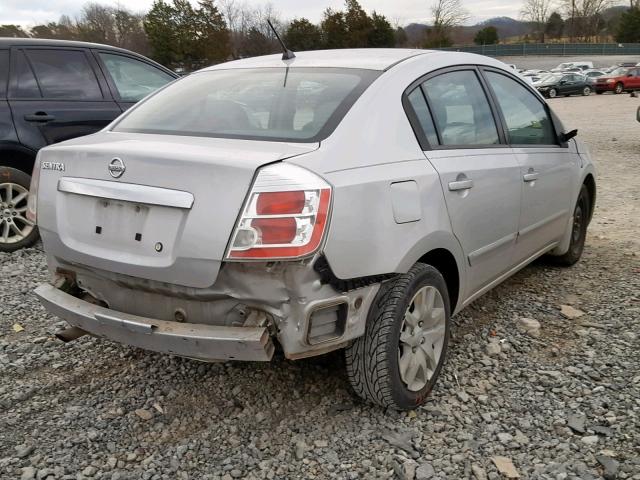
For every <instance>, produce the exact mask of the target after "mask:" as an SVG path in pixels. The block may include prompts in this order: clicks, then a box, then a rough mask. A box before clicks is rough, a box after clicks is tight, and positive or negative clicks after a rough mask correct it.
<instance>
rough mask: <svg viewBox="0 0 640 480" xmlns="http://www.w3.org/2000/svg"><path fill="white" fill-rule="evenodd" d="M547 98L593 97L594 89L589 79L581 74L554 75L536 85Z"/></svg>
mask: <svg viewBox="0 0 640 480" xmlns="http://www.w3.org/2000/svg"><path fill="white" fill-rule="evenodd" d="M534 87H535V88H536V89H537V90H538V91H539V92H540V93H541V94H542V95H543V96H545V97H547V98H555V97H558V96H565V97H568V96H571V95H585V96H586V95H591V92H592V91H593V88H592V86H591V84H590V83H589V82H588V81H587V78H586V77H585V76H584V75H582V74H579V73H552V74H550V75H547V76H546V77H544V78H542V79H541V80H540V81H539V82H537V83H535V84H534Z"/></svg>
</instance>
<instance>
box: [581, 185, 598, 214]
mask: <svg viewBox="0 0 640 480" xmlns="http://www.w3.org/2000/svg"><path fill="white" fill-rule="evenodd" d="M582 184H583V185H584V186H586V187H587V190H588V191H589V223H591V219H592V218H593V211H594V210H595V206H596V193H597V192H596V180H595V178H593V175H592V174H591V173H589V174H587V176H586V177H585V179H584V182H582Z"/></svg>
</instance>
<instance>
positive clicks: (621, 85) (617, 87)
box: [613, 82, 624, 95]
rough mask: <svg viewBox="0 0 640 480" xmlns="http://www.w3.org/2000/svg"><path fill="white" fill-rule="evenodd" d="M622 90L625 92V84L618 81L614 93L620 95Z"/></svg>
mask: <svg viewBox="0 0 640 480" xmlns="http://www.w3.org/2000/svg"><path fill="white" fill-rule="evenodd" d="M622 92H624V85H623V84H622V83H620V82H618V83H616V88H615V90H614V91H613V93H615V94H616V95H620V94H621V93H622Z"/></svg>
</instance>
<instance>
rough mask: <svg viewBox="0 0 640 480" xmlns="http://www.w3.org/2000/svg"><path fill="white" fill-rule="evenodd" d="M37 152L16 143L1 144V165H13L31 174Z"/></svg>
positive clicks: (12, 166)
mask: <svg viewBox="0 0 640 480" xmlns="http://www.w3.org/2000/svg"><path fill="white" fill-rule="evenodd" d="M36 155H37V152H35V151H33V150H31V149H29V148H26V147H23V146H22V145H16V144H5V145H1V144H0V167H11V168H15V169H16V170H20V171H21V172H24V173H26V174H27V175H29V176H31V174H32V173H33V165H34V163H35V161H36Z"/></svg>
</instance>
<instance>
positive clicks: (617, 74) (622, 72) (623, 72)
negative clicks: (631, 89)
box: [609, 67, 627, 77]
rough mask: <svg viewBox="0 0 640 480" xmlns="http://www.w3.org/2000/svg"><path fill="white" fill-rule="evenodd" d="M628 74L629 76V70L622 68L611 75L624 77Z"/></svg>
mask: <svg viewBox="0 0 640 480" xmlns="http://www.w3.org/2000/svg"><path fill="white" fill-rule="evenodd" d="M626 74H627V69H626V68H623V67H620V68H616V69H615V70H614V71H613V72H611V73H610V74H609V75H611V76H612V77H622V76H623V75H626Z"/></svg>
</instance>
